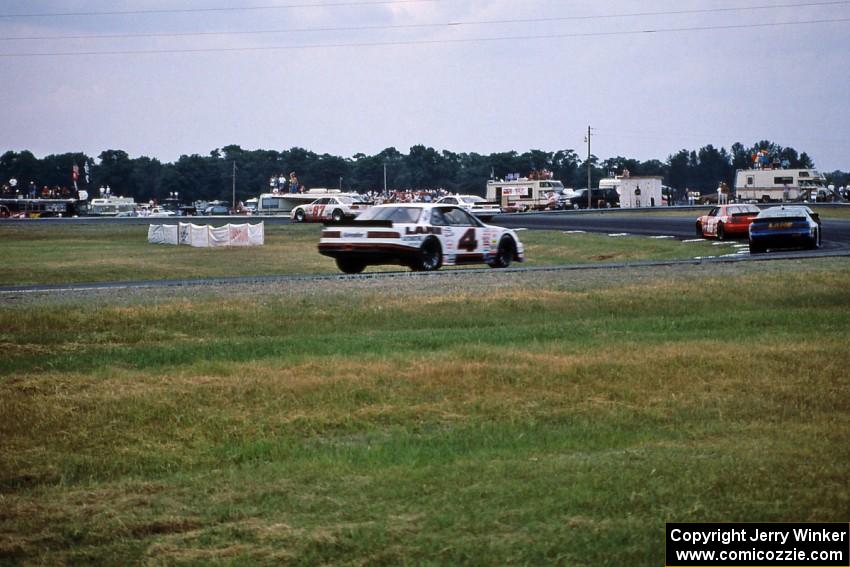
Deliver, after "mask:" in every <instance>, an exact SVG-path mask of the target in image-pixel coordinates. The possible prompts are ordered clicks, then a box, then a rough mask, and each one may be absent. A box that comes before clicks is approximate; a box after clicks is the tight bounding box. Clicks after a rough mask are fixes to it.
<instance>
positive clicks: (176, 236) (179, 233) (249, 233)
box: [148, 222, 266, 248]
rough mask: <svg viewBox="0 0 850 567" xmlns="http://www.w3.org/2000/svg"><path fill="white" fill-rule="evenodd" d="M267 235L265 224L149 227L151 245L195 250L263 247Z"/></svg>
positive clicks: (165, 225) (180, 224)
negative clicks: (170, 245) (184, 245)
mask: <svg viewBox="0 0 850 567" xmlns="http://www.w3.org/2000/svg"><path fill="white" fill-rule="evenodd" d="M265 235H266V230H265V223H258V224H228V225H225V226H220V227H213V226H210V225H206V224H203V225H201V224H189V223H184V222H181V223H179V224H177V225H173V224H152V225H150V226H148V242H149V243H151V244H188V245H189V246H193V247H195V248H209V247H219V246H262V245H263V244H265V240H266V239H265Z"/></svg>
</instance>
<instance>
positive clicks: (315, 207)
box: [289, 195, 369, 222]
mask: <svg viewBox="0 0 850 567" xmlns="http://www.w3.org/2000/svg"><path fill="white" fill-rule="evenodd" d="M368 208H369V205H368V204H367V203H364V202H362V201H359V200H357V199H354V198H352V197H348V196H345V195H342V196H339V197H322V198H321V199H316V200H315V201H313V202H312V203H308V204H306V205H298V206H297V207H295V208H294V209H292V212H291V213H290V214H289V216H290V218H291V219H292V220H293V221H295V222H307V221H313V222H323V221H330V220H332V221H337V222H339V221H341V220H343V219H345V218H354V217H356V216H357V215H359V214H360V213H362V212H363V211H365V210H366V209H368Z"/></svg>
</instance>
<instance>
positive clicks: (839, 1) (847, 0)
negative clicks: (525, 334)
mask: <svg viewBox="0 0 850 567" xmlns="http://www.w3.org/2000/svg"><path fill="white" fill-rule="evenodd" d="M848 4H850V0H830V1H825V2H806V3H797V4H780V5H766V6H765V5H762V6H746V7H737V8H704V9H694V10H674V11H658V12H631V13H621V14H601V15H590V16H555V17H543V18H511V19H501V20H472V21H465V22H464V21H460V22H439V23H432V24H386V25H367V26H339V27H320V28H289V29H269V30H246V31H227V30H220V31H203V32H171V33H169V32H151V33H120V34H86V35H57V36H27V37H22V36H19V37H0V41H31V40H38V41H49V40H61V39H75V40H76V39H128V38H163V37H202V36H226V35H263V34H265V35H269V34H281V33H305V32H342V31H376V30H392V29H417V28H418V29H424V28H443V27H450V26H485V25H504V24H540V23H553V22H565V21H586V20H598V19H614V18H636V17H651V16H682V15H696V14H709V13H728V12H742V11H754V10H775V9H781V8H810V7H820V6H835V5H848Z"/></svg>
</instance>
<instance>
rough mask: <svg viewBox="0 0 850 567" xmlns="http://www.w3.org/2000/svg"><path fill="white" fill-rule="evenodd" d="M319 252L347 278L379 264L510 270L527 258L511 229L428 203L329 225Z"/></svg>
mask: <svg viewBox="0 0 850 567" xmlns="http://www.w3.org/2000/svg"><path fill="white" fill-rule="evenodd" d="M319 252H320V253H321V254H324V255H325V256H330V257H331V258H334V259H335V260H336V265H337V266H338V267H339V269H340V270H342V271H343V272H345V273H346V274H357V273H359V272H362V271H363V270H364V269H365V268H366V266H376V265H381V264H398V265H401V266H408V267H410V268H411V269H412V270H416V271H432V270H438V269H440V267H441V266H454V265H461V264H488V265H489V266H490V267H492V268H506V267H508V266H509V265H510V264H511V262H512V261H514V260H515V261H517V262H522V261H523V260H525V248H524V247H523V245H522V242H520V240H519V238H518V237H517V235H516V232H514V231H513V230H510V229H507V228H502V227H498V226H490V225H487V224H484V223H483V222H481V221H480V220H478V219H477V218H475V217H474V216H473V215H471V214H469V213H468V212H466V211H465V210H463V209H461V208H459V207H455V206H449V205H437V204H424V203H416V204H404V205H379V206H377V207H372V208H371V209H369V210H368V211H366V212H365V213H363V214H361V215H360V216H359V217H358V218H357V219H355V220H352V221H344V222H341V223H335V224H328V225H326V226H325V227H324V229H323V230H322V237H321V240H319Z"/></svg>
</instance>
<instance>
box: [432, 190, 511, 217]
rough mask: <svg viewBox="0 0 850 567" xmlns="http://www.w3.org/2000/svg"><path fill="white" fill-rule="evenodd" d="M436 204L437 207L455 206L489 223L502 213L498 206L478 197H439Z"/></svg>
mask: <svg viewBox="0 0 850 567" xmlns="http://www.w3.org/2000/svg"><path fill="white" fill-rule="evenodd" d="M436 202H437V204H438V205H457V206H459V207H461V208H463V209H465V210H466V211H467V212H469V213H472V214H473V215H475V216H476V217H478V218H480V219H481V220H483V221H489V220H490V219H492V218H493V217H494V216H496V215H498V214H501V213H502V209H501V208H500V207H499V205H498V204H496V203H491V202H489V201H487V200H486V199H484V198H483V197H479V196H478V195H449V196H447V197H441V198H440V199H438V200H437V201H436Z"/></svg>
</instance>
